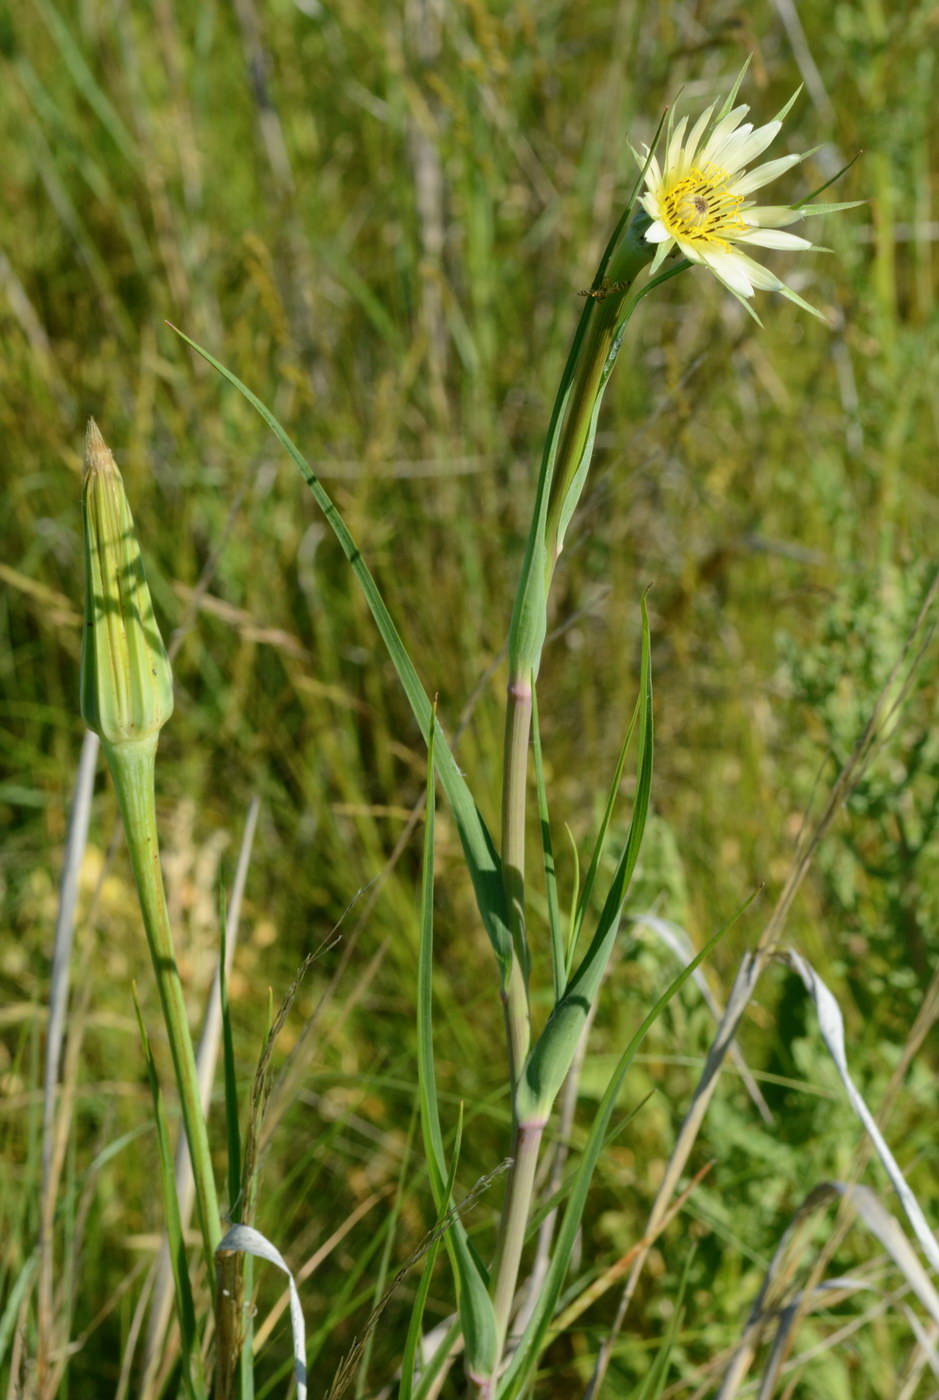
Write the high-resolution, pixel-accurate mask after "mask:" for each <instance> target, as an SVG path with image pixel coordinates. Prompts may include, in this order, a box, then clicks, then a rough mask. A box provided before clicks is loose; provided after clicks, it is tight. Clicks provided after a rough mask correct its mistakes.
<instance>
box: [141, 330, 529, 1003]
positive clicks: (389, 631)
mask: <svg viewBox="0 0 939 1400" xmlns="http://www.w3.org/2000/svg"><path fill="white" fill-rule="evenodd" d="M167 325H169V326H170V329H171V330H173V331H175V333H176V334H177V335H178V336H179V337H180V339H181V340H184V341H185V342H186V344H187V345H189V346H190V347H191V348H192V349H193V350H195V351H196V353H197V354H198V355H201V356H202V358H203V359H204V360H205V361H206V362H207V363H208V364H210V365H211V366H212V368H213V369H215V370H217V371H218V373H219V374H220V375H221V376H222V378H223V379H226V380H227V381H228V383H229V384H231V385H232V387H233V388H235V389H237V390H238V392H239V394H241V395H242V396H243V397H244V398H245V399H246V400H247V402H248V403H250V404H251V406H252V408H253V409H254V410H255V411H256V412H257V413H258V414H259V415H260V416H261V418H263V419H264V422H265V423H266V424H267V425H268V427H269V428H270V429H271V431H272V432H273V434H274V436H275V437H276V438H277V440H278V441H279V442H280V444H281V446H282V447H283V448H284V450H285V451H286V452H287V454H288V456H289V457H290V459H291V461H292V462H293V463H294V465H295V466H296V467H297V469H298V470H299V472H300V474H301V476H302V477H303V479H304V481H305V482H306V484H307V486H309V488H310V490H311V492H312V493H313V497H314V499H315V501H316V503H317V505H318V506H319V508H320V510H321V511H322V512H323V515H324V516H325V518H326V521H327V523H328V524H329V526H330V528H331V529H332V531H333V534H334V535H335V536H336V539H337V540H338V542H339V544H340V546H341V548H342V552H343V554H345V556H346V558H347V560H348V561H349V564H350V565H351V567H352V571H353V573H354V574H355V576H356V578H357V580H358V583H359V586H360V588H361V589H362V593H363V595H364V597H365V601H366V602H367V604H368V607H369V610H370V612H371V614H372V617H373V618H374V619H375V624H376V626H377V627H378V631H379V634H380V636H381V639H382V641H383V642H384V644H385V648H386V650H387V652H388V656H389V658H390V660H391V663H392V665H393V666H394V668H395V671H396V672H397V674H398V679H399V680H400V682H401V685H402V687H403V689H404V693H405V695H406V696H407V699H408V703H409V704H410V706H411V712H412V714H413V715H414V718H415V720H416V721H417V724H418V727H419V728H420V731H421V734H422V735H423V738H424V742H425V743H429V741H430V736H431V732H432V731H433V732H434V733H435V735H436V743H437V760H436V769H437V773H438V775H439V777H440V783H441V786H442V787H443V790H444V792H445V793H446V796H447V801H448V803H449V804H450V808H451V810H452V812H453V818H454V821H455V822H456V826H457V830H458V831H459V833H460V840H461V842H462V844H463V851H464V854H465V857H466V863H467V867H468V868H469V872H470V877H471V879H472V881H473V888H474V890H475V892H476V902H477V905H478V906H479V912H480V916H481V917H482V920H483V924H484V925H485V928H486V933H487V934H488V936H489V940H490V942H491V943H492V947H493V951H494V952H495V955H496V959H497V961H498V963H499V968H500V971H501V973H502V976H503V978H505V977H506V976H507V975H508V971H509V968H510V966H511V960H512V938H511V933H510V931H509V920H508V911H507V908H506V902H505V891H504V889H503V884H502V875H501V869H500V862H499V856H498V852H497V851H496V847H495V844H494V843H493V840H492V836H491V835H490V832H489V829H488V827H487V826H486V823H485V822H484V821H483V818H482V815H481V813H480V812H479V810H478V808H477V806H476V803H475V802H474V800H473V796H472V794H471V792H470V790H469V788H468V787H467V785H466V780H465V779H464V777H463V774H462V773H461V772H460V770H459V768H458V767H457V764H456V760H455V759H454V757H453V754H452V753H451V751H450V746H449V744H448V743H447V740H446V736H445V735H444V733H443V730H442V729H441V728H440V725H439V723H438V722H437V719H436V715H435V714H434V711H433V707H432V706H431V702H430V700H429V698H428V696H427V692H426V691H425V690H424V687H423V685H422V684H421V680H420V677H419V676H418V674H417V671H416V670H415V669H414V663H413V662H412V661H411V658H410V656H409V655H408V653H407V651H406V649H405V646H404V643H403V642H402V641H401V638H400V636H399V635H398V631H397V628H396V627H395V625H394V622H393V621H392V619H391V614H390V613H389V612H388V609H387V608H386V606H385V602H384V599H383V598H382V596H381V593H380V592H379V589H378V586H377V584H376V583H375V580H374V579H373V578H372V575H371V573H370V572H369V570H368V567H367V566H366V564H365V561H364V560H363V558H362V556H361V554H360V552H359V549H358V546H357V545H356V543H355V540H354V539H353V537H352V535H351V534H350V532H349V530H348V527H347V526H346V524H345V521H344V520H343V518H342V516H341V515H340V514H339V511H338V510H337V509H336V506H335V505H334V503H333V501H332V498H331V497H330V495H329V494H328V492H327V491H326V490H325V489H324V487H323V486H322V484H321V482H320V480H319V478H318V477H317V476H316V473H315V472H314V471H313V469H312V467H311V466H310V465H309V463H308V462H307V460H306V458H305V457H304V456H303V454H302V453H301V452H300V450H299V448H298V447H297V446H296V445H295V444H294V443H293V442H292V441H291V439H290V438H289V437H288V435H287V433H286V432H285V430H284V429H283V428H282V427H281V425H280V423H279V422H278V421H277V419H276V418H275V417H274V415H273V413H271V411H270V409H268V408H266V407H265V405H264V404H263V403H262V402H261V400H260V399H259V398H258V397H257V395H256V394H253V393H252V392H251V390H250V389H249V388H248V386H247V385H246V384H244V383H243V382H242V380H240V379H239V378H238V376H237V375H236V374H233V373H232V371H231V370H229V369H226V368H225V366H224V365H223V364H221V363H220V361H218V360H217V359H215V357H214V355H211V354H210V353H209V352H208V350H205V349H203V347H202V346H201V345H198V344H197V343H196V342H195V341H194V340H191V339H190V337H189V336H188V335H186V334H185V332H184V331H181V330H179V328H178V327H177V326H174V325H172V323H171V322H167Z"/></svg>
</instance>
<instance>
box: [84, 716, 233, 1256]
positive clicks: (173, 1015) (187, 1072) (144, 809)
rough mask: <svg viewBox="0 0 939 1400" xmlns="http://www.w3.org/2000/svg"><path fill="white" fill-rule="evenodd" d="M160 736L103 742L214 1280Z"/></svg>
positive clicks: (214, 1214) (206, 1156)
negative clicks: (164, 858)
mask: <svg viewBox="0 0 939 1400" xmlns="http://www.w3.org/2000/svg"><path fill="white" fill-rule="evenodd" d="M157 738H158V735H157V734H155V733H154V734H151V735H148V736H147V738H145V739H140V740H137V741H135V742H124V743H120V744H109V743H107V742H104V744H103V747H104V752H105V756H106V758H107V760H108V767H109V768H110V770H111V776H112V778H113V779H114V787H115V789H116V791H117V800H118V803H119V805H120V809H121V817H122V819H123V822H124V830H125V832H126V834H127V846H128V850H129V852H130V859H131V865H132V867H133V871H134V879H135V881H136V883H137V896H138V899H139V900H140V908H141V912H142V914H143V922H144V929H145V930H146V934H147V942H148V944H149V945H150V956H151V958H152V960H153V970H154V973H155V975H156V982H157V990H158V991H159V993H160V1003H161V1005H162V1008H163V1020H164V1023H165V1025H166V1034H167V1039H168V1040H169V1043H170V1053H171V1055H172V1057H173V1070H174V1072H175V1075H176V1086H177V1089H178V1092H179V1098H180V1104H181V1107H182V1114H183V1127H184V1129H185V1133H186V1140H187V1142H188V1144H189V1154H190V1157H191V1159H192V1171H193V1177H194V1180H195V1185H196V1206H197V1210H198V1214H199V1227H200V1229H201V1231H202V1243H203V1248H204V1251H205V1260H206V1267H207V1269H208V1275H209V1278H210V1279H211V1278H212V1277H214V1274H215V1259H214V1255H215V1247H216V1245H217V1244H218V1242H219V1240H220V1239H221V1226H220V1223H219V1212H218V1198H217V1196H216V1193H215V1178H214V1176H213V1175H212V1156H211V1153H210V1151H209V1135H208V1131H207V1129H206V1123H205V1117H204V1115H203V1112H202V1105H201V1103H200V1099H199V1081H198V1076H197V1073H196V1061H195V1056H194V1054H193V1050H192V1040H191V1038H190V1034H189V1022H188V1020H187V1019H186V1005H185V1002H184V1000H183V989H182V984H181V982H180V980H179V971H178V969H177V967H176V955H175V953H174V951H173V936H172V933H171V930H170V921H169V911H168V910H167V907H166V894H165V892H164V889H163V876H162V873H161V870H160V851H159V845H158V840H157V826H156V802H155V799H154V771H155V764H156V747H157Z"/></svg>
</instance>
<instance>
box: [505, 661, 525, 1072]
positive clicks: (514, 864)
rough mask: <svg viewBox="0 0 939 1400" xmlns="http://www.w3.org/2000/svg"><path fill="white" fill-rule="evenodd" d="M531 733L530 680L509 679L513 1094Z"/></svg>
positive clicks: (521, 1048) (521, 1000) (521, 1045)
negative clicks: (526, 798) (529, 741)
mask: <svg viewBox="0 0 939 1400" xmlns="http://www.w3.org/2000/svg"><path fill="white" fill-rule="evenodd" d="M530 733H531V681H530V680H527V681H522V680H519V679H517V678H513V679H511V680H510V681H509V688H508V701H507V704H506V711H505V750H504V758H503V771H502V878H503V881H504V883H505V897H506V903H507V905H508V912H509V925H510V928H511V932H512V950H513V952H512V965H511V968H510V970H509V976H508V978H507V981H506V987H505V990H504V993H503V1000H504V1003H505V1025H506V1039H507V1041H508V1052H509V1076H510V1084H511V1087H512V1093H513V1095H514V1093H515V1086H516V1084H517V1082H518V1076H519V1074H520V1073H521V1071H522V1066H523V1065H524V1063H525V1056H526V1055H527V1054H528V1046H529V1041H530V1039H531V1014H530V1008H529V1004H528V947H527V943H526V939H525V796H526V791H525V790H526V782H527V778H528V740H529V735H530Z"/></svg>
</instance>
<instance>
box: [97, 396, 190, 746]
mask: <svg viewBox="0 0 939 1400" xmlns="http://www.w3.org/2000/svg"><path fill="white" fill-rule="evenodd" d="M82 518H83V522H84V530H85V625H84V632H83V635H82V660H81V710H82V718H83V719H84V721H85V723H86V724H87V726H88V728H89V729H93V730H94V731H95V733H97V734H100V736H101V738H102V740H103V741H104V742H105V743H106V744H111V745H115V744H127V743H135V742H138V741H140V740H142V739H147V738H151V737H153V738H154V739H155V736H156V735H157V734H158V733H159V731H160V729H161V728H162V727H163V725H164V724H165V723H166V721H167V720H168V719H169V717H170V715H171V714H172V713H173V673H172V671H171V670H170V663H169V657H168V656H167V654H166V648H165V647H164V645H163V639H162V638H161V636H160V631H159V628H158V627H157V624H156V619H155V618H154V615H153V604H152V602H151V600H150V589H149V588H148V586H147V576H146V574H145V573H144V567H143V559H142V558H141V555H140V546H139V545H138V543H137V534H136V531H135V530H134V521H133V517H132V516H131V513H130V506H129V505H128V503H127V495H126V493H125V491H124V482H123V481H122V480H121V474H120V472H119V471H118V469H117V463H116V462H115V461H114V458H113V457H112V456H111V453H110V451H109V450H108V447H107V446H106V444H105V441H104V439H103V438H102V436H101V434H100V432H99V431H98V427H97V424H96V423H95V421H94V419H90V420H89V422H88V431H87V433H86V435H85V476H84V482H83V485H82Z"/></svg>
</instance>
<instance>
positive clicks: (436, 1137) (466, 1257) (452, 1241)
mask: <svg viewBox="0 0 939 1400" xmlns="http://www.w3.org/2000/svg"><path fill="white" fill-rule="evenodd" d="M435 771H436V729H431V731H430V741H429V743H428V747H427V809H426V820H425V825H424V856H423V871H422V874H421V932H420V945H419V949H418V965H417V1027H416V1029H417V1074H418V1085H419V1089H420V1102H421V1129H422V1132H423V1135H424V1151H425V1152H426V1154H427V1168H428V1173H429V1176H430V1184H431V1190H432V1192H433V1197H434V1204H435V1206H436V1208H437V1214H438V1216H440V1215H446V1214H447V1212H448V1211H449V1210H450V1202H451V1196H450V1186H451V1185H452V1177H453V1171H454V1169H455V1163H454V1167H453V1168H451V1170H450V1172H448V1171H447V1168H446V1154H445V1152H444V1146H443V1133H442V1131H441V1127H440V1107H439V1103H438V1100H437V1083H436V1074H435V1071H434V1042H433V954H434V810H435V808H434V774H435ZM444 1239H445V1242H446V1246H447V1253H448V1254H449V1256H450V1264H451V1267H452V1269H453V1273H454V1277H455V1279H456V1281H457V1290H458V1295H459V1296H458V1304H459V1310H460V1319H461V1321H462V1324H463V1340H464V1345H465V1347H466V1359H467V1368H468V1370H469V1371H470V1372H471V1373H473V1374H479V1375H486V1374H488V1372H489V1371H490V1370H491V1369H492V1367H493V1366H494V1365H495V1362H496V1322H495V1314H494V1313H493V1308H492V1301H491V1299H490V1297H489V1280H488V1278H487V1277H486V1274H485V1271H484V1270H483V1268H482V1265H481V1264H480V1262H479V1259H478V1257H477V1255H476V1253H475V1251H474V1250H473V1249H472V1247H471V1245H470V1242H469V1238H468V1236H467V1234H466V1228H465V1226H464V1225H463V1222H462V1220H460V1218H459V1216H456V1215H455V1216H454V1217H453V1223H452V1225H451V1227H450V1229H449V1230H448V1231H447V1233H446V1235H445V1236H444Z"/></svg>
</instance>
